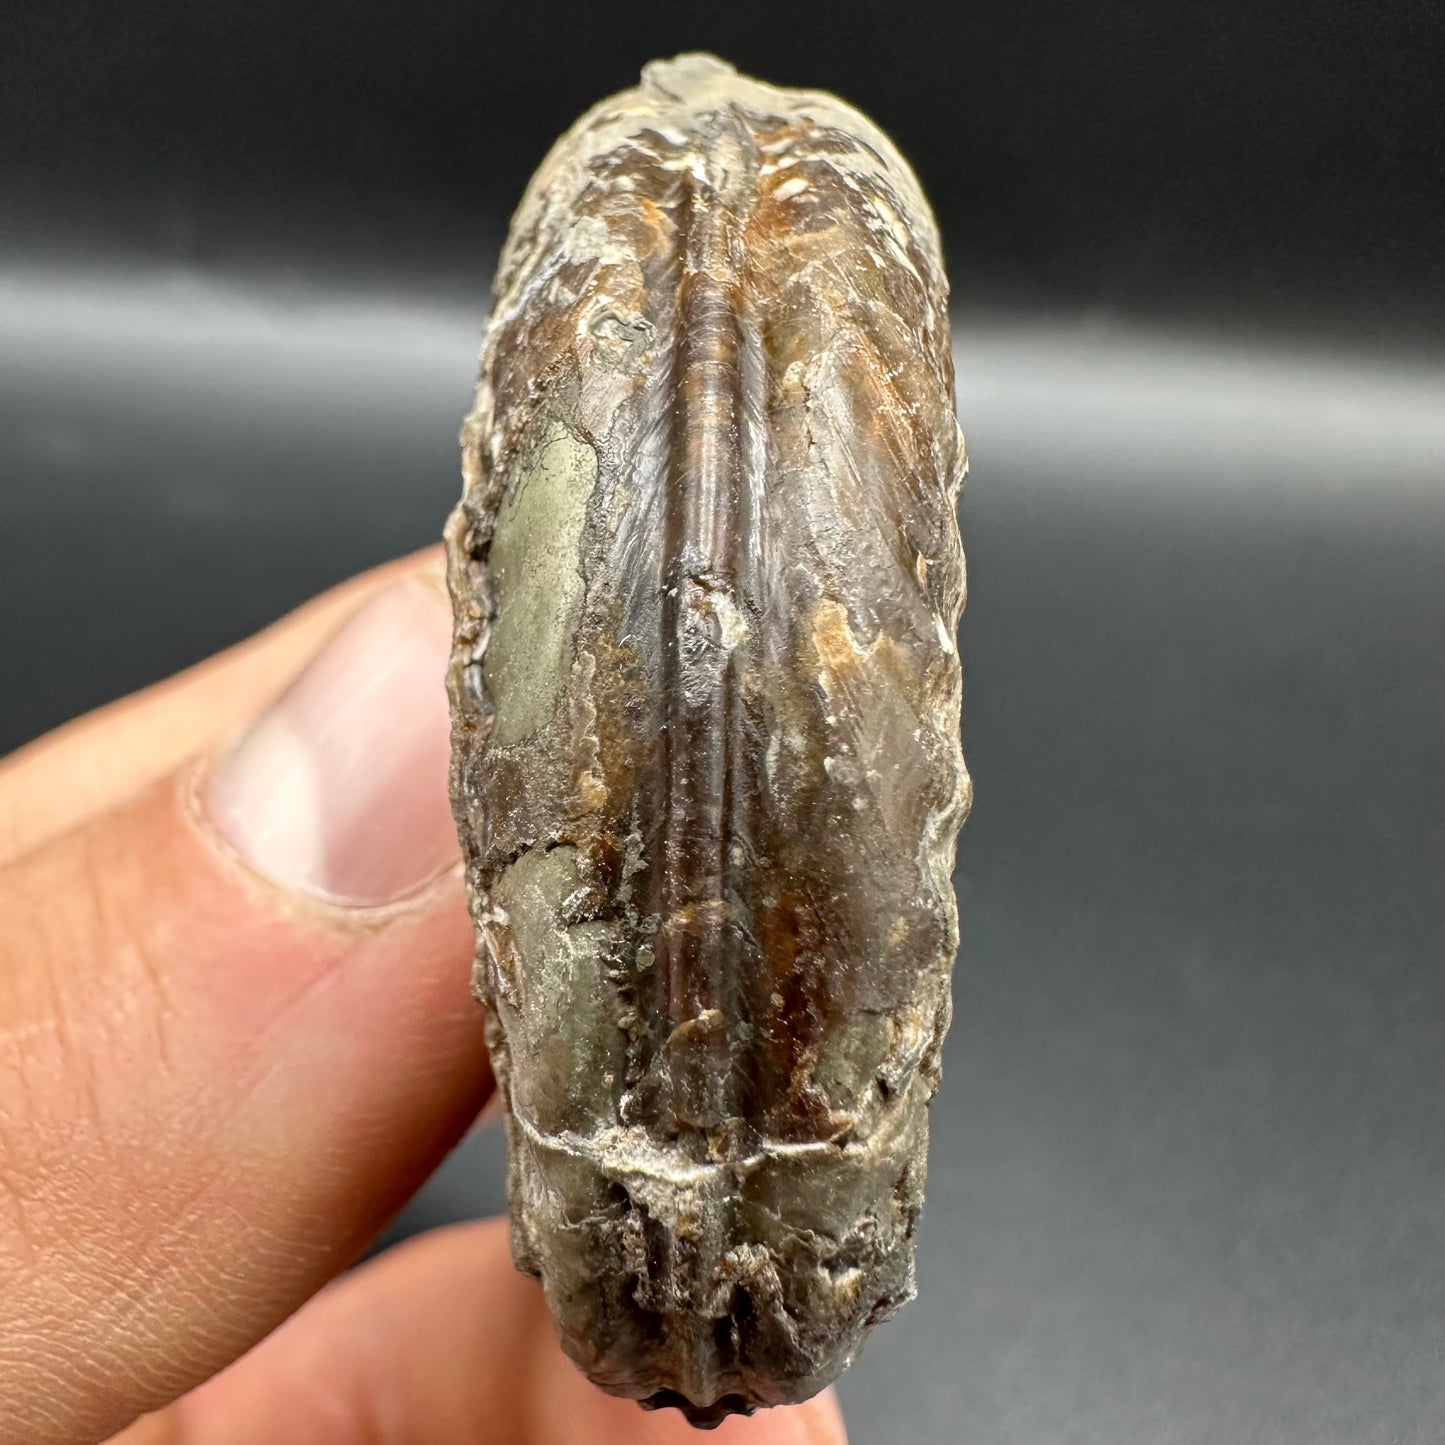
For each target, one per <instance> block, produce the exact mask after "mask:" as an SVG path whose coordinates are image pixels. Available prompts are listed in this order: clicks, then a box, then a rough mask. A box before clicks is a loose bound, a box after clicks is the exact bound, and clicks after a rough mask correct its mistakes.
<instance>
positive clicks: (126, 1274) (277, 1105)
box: [0, 579, 490, 1445]
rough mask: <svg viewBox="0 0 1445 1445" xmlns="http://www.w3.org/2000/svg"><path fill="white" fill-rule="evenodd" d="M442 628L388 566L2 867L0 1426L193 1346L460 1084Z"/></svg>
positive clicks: (430, 591)
mask: <svg viewBox="0 0 1445 1445" xmlns="http://www.w3.org/2000/svg"><path fill="white" fill-rule="evenodd" d="M448 633H449V629H448V625H447V614H446V608H445V603H444V600H443V598H442V597H441V595H440V591H439V589H438V588H437V587H436V586H434V585H431V584H430V583H427V582H424V581H420V580H416V579H407V580H404V581H399V582H393V583H392V584H390V585H389V586H387V587H385V588H383V589H382V590H381V591H380V592H379V593H378V594H377V595H376V596H375V597H374V598H373V599H372V600H371V601H369V602H367V603H366V604H365V605H364V606H363V607H362V608H361V610H360V611H359V612H358V613H356V615H355V616H353V617H352V618H351V619H350V620H349V621H348V622H347V623H345V625H344V626H343V627H342V628H341V630H340V631H339V632H338V633H337V634H336V635H335V636H334V637H333V638H332V639H331V641H330V642H329V643H328V644H327V645H326V646H325V647H324V648H323V649H322V650H321V652H320V653H319V654H318V655H317V656H316V657H315V658H314V659H313V660H312V661H311V662H310V663H309V664H308V666H307V667H306V669H305V670H304V671H303V672H302V674H301V675H300V677H299V678H298V679H297V680H296V681H295V682H294V683H293V684H292V685H291V687H290V688H289V689H288V690H287V692H286V693H285V694H284V695H283V696H282V697H281V699H280V700H279V701H278V702H277V703H276V704H274V705H273V706H272V707H271V708H270V709H269V710H267V711H265V712H264V713H263V715H262V716H261V717H260V718H259V719H258V720H257V721H255V723H254V724H253V725H252V726H251V727H250V728H249V729H248V730H247V731H246V732H245V734H244V735H243V736H242V738H241V739H240V741H239V742H238V743H236V744H235V745H233V746H232V747H231V748H229V749H228V750H227V751H226V752H225V753H224V755H223V756H221V757H220V758H219V759H208V760H206V761H204V762H203V763H200V764H192V765H188V766H186V767H184V768H182V769H181V770H180V771H179V772H176V773H173V774H171V775H169V776H167V777H164V778H162V779H161V781H159V782H158V783H155V784H153V785H152V786H150V787H149V788H147V789H146V791H144V792H143V793H142V794H140V795H139V796H138V797H136V798H134V799H133V800H131V801H128V802H126V803H125V804H123V805H122V806H120V807H118V808H116V809H114V810H113V811H111V812H108V813H105V814H102V815H101V816H99V817H96V818H94V819H91V820H89V821H87V822H85V823H83V824H81V825H80V826H79V827H77V828H75V829H73V830H71V831H70V832H67V833H65V834H63V835H62V836H60V837H58V838H56V839H54V840H52V841H51V842H49V843H47V844H46V845H44V846H43V847H41V848H38V849H37V850H35V851H33V852H31V853H28V854H26V855H25V856H23V857H22V858H20V859H18V860H17V861H15V862H12V863H11V864H10V865H9V866H8V867H6V868H4V869H0V1439H5V1440H10V1439H17V1440H18V1439H23V1440H26V1441H29V1442H35V1445H46V1442H51V1441H54V1442H59V1441H76V1440H84V1439H97V1438H101V1437H103V1436H105V1435H108V1434H110V1433H112V1432H113V1431H115V1430H117V1429H118V1428H120V1427H121V1426H123V1425H124V1424H126V1423H128V1422H129V1421H130V1420H131V1419H133V1418H134V1417H135V1416H136V1415H138V1414H140V1413H141V1412H143V1411H146V1410H150V1409H153V1408H155V1407H156V1406H158V1405H160V1404H162V1403H164V1402H166V1401H168V1400H169V1399H171V1398H173V1397H175V1396H176V1395H178V1394H179V1393H181V1392H182V1391H183V1390H185V1389H187V1388H189V1387H190V1386H191V1385H193V1384H195V1383H197V1382H198V1381H200V1380H202V1379H205V1378H206V1377H208V1376H209V1375H211V1374H213V1373H214V1372H215V1371H216V1370H217V1369H218V1368H220V1367H221V1366H222V1365H224V1364H226V1363H227V1362H229V1361H230V1360H232V1359H234V1358H235V1357H236V1356H237V1355H239V1354H240V1353H241V1352H242V1351H244V1350H245V1349H246V1348H248V1347H249V1346H250V1345H251V1344H252V1343H253V1342H254V1341H255V1340H257V1339H259V1338H260V1337H261V1336H262V1335H264V1334H265V1333H267V1332H268V1331H269V1330H270V1329H271V1328H272V1327H274V1326H275V1325H276V1324H277V1323H279V1321H280V1320H282V1319H283V1318H284V1317H285V1316H287V1315H288V1314H290V1313H291V1312H292V1311H293V1310H295V1309H296V1308H297V1306H298V1305H299V1304H300V1303H301V1302H302V1301H303V1300H304V1299H305V1298H306V1297H307V1296H308V1295H310V1294H311V1293H312V1292H314V1291H315V1290H316V1289H317V1288H318V1287H319V1286H320V1285H321V1284H322V1283H324V1282H325V1281H326V1280H327V1279H328V1278H329V1277H331V1276H332V1275H333V1274H335V1273H336V1272H337V1271H338V1270H339V1269H340V1268H342V1267H343V1266H344V1265H345V1264H346V1263H348V1262H349V1261H350V1260H351V1259H352V1258H353V1257H354V1256H355V1255H356V1253H357V1252H358V1251H359V1250H360V1249H361V1248H362V1247H363V1246H364V1245H365V1243H366V1242H367V1240H368V1239H369V1238H371V1237H372V1235H373V1234H374V1233H375V1231H376V1230H377V1229H378V1228H379V1226H380V1225H381V1224H382V1223H383V1222H384V1221H385V1219H386V1218H387V1217H388V1215H389V1214H391V1213H392V1212H393V1211H394V1210H395V1209H396V1208H397V1207H398V1206H399V1205H400V1203H401V1202H402V1201H403V1200H404V1199H405V1198H406V1196H407V1195H408V1194H409V1193H410V1192H411V1191H412V1190H413V1189H414V1188H415V1187H416V1186H417V1185H418V1184H419V1183H420V1182H421V1180H422V1179H423V1178H424V1177H425V1176H426V1174H427V1173H428V1172H429V1171H430V1170H431V1169H432V1168H433V1167H434V1166H435V1164H436V1163H437V1162H438V1160H439V1159H440V1158H441V1156H442V1155H443V1154H444V1153H445V1151H446V1150H447V1149H448V1148H449V1147H450V1146H451V1144H452V1143H454V1142H455V1140H456V1138H457V1137H458V1136H459V1135H460V1133H461V1132H462V1131H463V1130H464V1129H465V1127H466V1125H467V1123H468V1121H469V1120H470V1119H471V1117H472V1116H473V1114H474V1113H475V1112H476V1110H477V1108H478V1107H479V1105H480V1103H481V1102H482V1100H483V1098H484V1096H485V1093H486V1091H487V1089H488V1088H489V1086H490V1081H489V1076H488V1073H487V1068H486V1063H485V1052H484V1049H483V1044H482V1028H481V1018H480V1014H479V1012H478V1011H477V1010H476V1009H475V1006H474V1005H473V1004H472V1003H471V1001H470V999H469V998H468V996H467V989H466V977H467V967H468V960H469V957H470V953H471V938H470V929H469V926H468V922H467V918H466V910H465V906H464V902H463V898H462V892H461V883H460V877H459V870H458V868H457V866H456V839H455V833H454V831H453V827H452V823H451V819H450V816H449V813H448V809H447V802H446V759H447V746H448V722H447V716H446V702H445V696H444V691H443V686H442V679H443V675H444V671H445V666H446V659H447V653H448V647H449V641H448ZM91 742H92V744H93V745H94V746H95V747H98V748H100V749H102V750H103V749H104V746H105V732H104V729H103V728H101V729H100V730H99V731H98V733H97V734H96V735H95V736H94V737H93V738H92V739H91Z"/></svg>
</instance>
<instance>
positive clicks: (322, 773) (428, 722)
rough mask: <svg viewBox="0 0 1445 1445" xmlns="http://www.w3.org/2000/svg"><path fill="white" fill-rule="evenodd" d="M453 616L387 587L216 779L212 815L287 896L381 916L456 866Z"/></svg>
mask: <svg viewBox="0 0 1445 1445" xmlns="http://www.w3.org/2000/svg"><path fill="white" fill-rule="evenodd" d="M450 647H451V631H450V625H449V621H448V617H447V612H446V606H445V602H444V600H443V599H442V597H441V595H440V594H439V592H438V591H437V589H436V588H434V587H432V586H431V585H430V584H429V583H428V582H426V581H423V580H417V579H412V578H407V579H404V580H402V581H400V582H393V583H391V584H389V585H388V586H387V587H385V588H384V589H383V590H382V591H381V592H380V593H378V594H377V596H375V597H374V598H372V599H371V601H369V602H367V603H366V604H365V605H364V606H363V607H362V608H361V610H360V611H359V612H357V613H356V615H355V616H353V617H352V618H351V619H350V620H349V621H347V622H346V623H345V624H344V625H343V627H342V628H341V630H340V631H339V632H338V633H337V634H336V635H335V636H334V637H333V638H332V639H331V641H330V642H328V643H327V644H326V646H325V647H324V648H323V649H322V650H321V652H320V653H318V654H317V656H316V657H315V658H313V659H312V661H311V662H310V663H309V664H308V665H307V667H306V669H305V671H304V672H302V673H301V675H300V676H299V677H298V678H297V679H296V681H295V682H293V683H292V684H291V686H290V687H289V688H288V689H287V690H286V692H285V693H284V694H283V695H282V696H281V698H280V699H279V700H278V701H277V702H276V703H275V704H274V705H273V706H272V707H271V709H270V710H269V711H268V712H266V713H265V714H264V715H263V716H262V717H261V718H260V719H258V721H257V722H256V723H255V724H254V725H253V726H252V727H251V728H250V730H249V731H248V732H247V733H246V734H245V735H244V736H243V737H242V738H241V740H240V742H239V743H238V744H237V745H236V747H235V748H234V749H233V750H232V751H231V752H230V754H229V755H227V756H226V757H225V758H224V759H223V760H222V761H221V763H220V764H219V766H218V767H217V768H216V770H215V772H214V773H213V774H212V775H211V778H210V781H209V782H208V783H207V784H206V787H205V790H204V794H203V807H204V810H205V812H206V814H207V815H208V816H209V818H210V820H211V823H212V825H213V826H214V827H215V829H216V831H217V832H218V833H219V834H220V836H221V837H222V838H223V839H224V840H225V841H226V842H227V843H228V844H229V845H230V847H231V848H232V849H234V850H235V852H236V853H238V854H239V855H240V857H241V858H242V860H243V861H244V862H246V863H247V864H248V865H249V866H250V867H252V868H253V869H255V870H256V872H257V873H260V874H261V875H263V876H264V877H266V878H269V879H270V880H271V881H272V882H273V883H276V884H278V885H280V886H281V887H282V888H285V889H288V890H291V891H294V892H297V893H305V894H311V895H313V896H315V897H318V898H322V899H325V900H327V901H329V902H332V903H341V904H349V905H352V906H355V907H375V906H378V905H380V904H383V903H391V902H394V901H395V900H397V899H399V898H403V897H405V896H406V895H407V894H408V893H411V892H414V891H415V890H416V889H417V888H419V887H420V886H421V885H422V884H424V883H426V882H427V881H429V880H430V879H432V878H434V877H435V876H436V875H437V874H438V873H440V872H441V871H442V870H443V869H445V868H447V867H448V866H450V865H451V864H452V863H453V862H454V861H455V860H456V856H457V835H456V829H455V827H454V825H453V823H452V817H451V811H450V808H449V805H448V802H447V758H448V750H449V746H450V725H449V722H448V717H447V700H446V684H445V678H446V666H447V658H448V654H449V651H450Z"/></svg>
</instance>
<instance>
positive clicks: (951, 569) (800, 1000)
mask: <svg viewBox="0 0 1445 1445" xmlns="http://www.w3.org/2000/svg"><path fill="white" fill-rule="evenodd" d="M946 295H947V288H946V283H945V281H944V277H943V270H942V265H941V261H940V254H939V245H938V238H937V234H936V231H935V227H934V223H933V219H932V216H931V214H930V212H929V210H928V206H927V204H926V202H925V201H924V198H923V196H922V194H921V192H920V191H919V188H918V184H917V182H916V180H915V179H914V177H913V174H912V172H911V171H910V170H909V169H908V167H907V165H906V164H905V163H904V161H903V160H902V159H901V158H900V157H899V155H898V153H897V152H896V151H895V150H894V148H893V146H892V145H891V144H890V143H889V141H888V140H887V139H886V138H885V137H884V136H883V135H882V134H881V133H880V132H879V131H878V130H877V129H876V128H875V127H874V126H873V125H872V124H870V123H869V122H868V121H867V120H866V119H865V118H864V117H863V116H861V115H860V114H859V113H858V112H857V111H854V110H852V109H851V108H849V107H848V106H846V105H844V104H842V103H841V102H840V101H838V100H836V99H834V98H832V97H831V96H827V95H821V94H817V93H811V92H802V91H789V90H780V89H775V88H773V87H771V86H767V85H761V84H758V83H757V82H754V81H751V80H747V79H745V78H743V77H741V76H739V75H737V74H736V73H735V72H734V71H733V70H732V69H731V68H730V67H728V66H726V65H724V64H722V63H721V62H719V61H717V60H714V59H712V58H711V57H708V56H684V57H682V58H680V59H677V60H674V61H669V62H666V63H658V64H654V65H650V66H648V67H647V69H646V70H645V71H644V73H643V79H642V84H641V85H640V86H639V87H638V88H637V89H634V90H630V91H626V92H624V93H623V94H620V95H617V96H613V97H612V98H610V99H608V100H605V101H603V102H602V103H601V104H599V105H598V106H596V107H594V109H592V110H591V111H589V112H588V113H587V114H586V115H585V116H583V118H582V119H581V120H580V121H579V122H578V123H577V125H576V126H575V127H574V128H573V129H572V130H571V131H570V132H569V133H568V134H567V135H565V136H564V137H563V138H562V139H561V140H560V141H559V142H558V143H557V145H556V147H555V148H554V149H553V151H552V152H551V154H550V155H549V156H548V157H547V159H546V160H545V161H544V163H543V164H542V167H541V169H540V170H539V171H538V172H537V175H536V176H535V177H534V179H533V180H532V183H531V185H530V186H529V188H528V190H527V193H526V195H525V197H524V199H523V201H522V204H521V207H520V209H519V210H518V212H517V215H516V217H515V219H514V221H513V225H512V231H511V235H510V237H509V239H508V242H507V246H506V249H505V251H504V253H503V256H502V261H501V267H500V271H499V274H498V278H497V282H496V294H495V309H494V312H493V315H492V318H491V322H490V325H489V328H488V331H487V336H486V342H485V345H484V348H483V352H482V363H481V379H480V383H479V386H478V389H477V396H476V405H475V409H474V410H473V411H472V413H471V415H470V417H469V418H468V420H467V423H466V426H465V429H464V432H463V444H464V477H465V492H464V495H463V498H462V501H461V503H460V505H459V506H458V507H457V509H456V511H455V512H454V513H453V515H452V518H451V520H450V522H449V524H448V528H447V542H448V557H449V572H450V585H451V591H452V596H453V600H454V602H455V607H456V644H455V651H454V655H453V659H452V664H451V670H450V674H449V686H450V690H451V698H452V705H453V715H454V721H455V728H454V744H455V746H454V765H453V775H452V784H453V800H454V806H455V811H456V816H457V823H458V828H459V831H460V835H461V840H462V847H463V851H464V855H465V860H466V867H467V876H468V883H469V888H470V897H471V904H472V909H473V913H474V916H475V920H476V925H477V930H478V952H477V964H476V971H475V988H476V992H477V994H478V996H479V997H480V998H481V1000H482V1001H483V1002H484V1003H485V1004H486V1006H487V1011H488V1040H489V1044H490V1047H491V1052H492V1057H493V1061H494V1065H495V1069H496V1075H497V1080H498V1085H499V1087H500V1089H501V1091H502V1093H503V1096H504V1098H505V1100H506V1103H507V1115H506V1118H507V1135H508V1148H509V1192H510V1198H511V1210H512V1239H513V1250H514V1254H515V1257H516V1260H517V1263H518V1265H519V1267H520V1268H522V1269H524V1270H528V1271H530V1272H531V1273H533V1274H536V1275H538V1276H539V1277H540V1278H541V1280H542V1283H543V1285H544V1287H545V1289H546V1294H547V1298H548V1301H549V1303H550V1305H551V1309H552V1313H553V1316H554V1318H555V1320H556V1322H557V1326H558V1329H559V1332H560V1334H561V1338H562V1341H563V1344H564V1346H565V1347H566V1349H567V1351H568V1353H569V1354H570V1355H571V1356H572V1358H573V1359H574V1360H575V1361H576V1362H577V1364H578V1365H579V1366H580V1367H581V1368H582V1369H583V1370H584V1371H585V1372H586V1373H587V1375H588V1376H590V1377H591V1379H593V1380H594V1381H595V1382H596V1383H597V1384H599V1385H601V1386H602V1387H603V1388H604V1389H606V1390H610V1391H612V1392H614V1393H616V1394H620V1395H628V1396H633V1397H635V1398H638V1399H640V1400H642V1401H643V1403H644V1404H648V1405H664V1404H671V1405H677V1406H678V1407H680V1408H681V1409H682V1410H684V1411H685V1412H686V1413H687V1415H688V1417H689V1418H690V1419H692V1420H693V1421H694V1422H695V1423H697V1424H712V1423H716V1422H717V1421H718V1420H720V1419H722V1418H723V1417H724V1416H725V1415H727V1414H728V1413H730V1412H735V1411H747V1410H751V1409H752V1408H754V1407H756V1406H759V1405H772V1404H779V1403H783V1402H787V1401H796V1400H800V1399H804V1398H806V1397H807V1396H809V1395H811V1394H813V1393H814V1392H815V1391H817V1390H819V1389H821V1388H822V1386H823V1385H825V1384H826V1383H827V1382H828V1381H829V1380H831V1379H832V1378H833V1377H834V1376H835V1375H837V1374H838V1373H839V1371H841V1370H842V1369H843V1368H844V1367H845V1366H846V1365H847V1364H848V1363H849V1362H850V1361H851V1360H852V1359H853V1357H854V1355H855V1354H856V1352H857V1350H858V1348H859V1346H860V1344H861V1342H862V1339H863V1337H864V1335H865V1333H866V1331H867V1330H868V1328H869V1327H870V1326H871V1325H872V1324H874V1323H875V1322H876V1321H878V1320H880V1319H883V1318H885V1317H886V1316H887V1315H889V1314H891V1313H892V1312H893V1311H894V1310H895V1309H897V1308H898V1306H899V1305H900V1304H902V1303H903V1302H905V1301H906V1300H908V1299H909V1298H911V1297H912V1295H913V1292H914V1264H913V1236H914V1229H915V1225H916V1222H917V1219H918V1214H919V1210H920V1207H921V1204H922V1198H923V1178H924V1169H925V1158H926V1146H927V1110H926V1105H927V1102H928V1099H929V1098H930V1096H931V1095H932V1094H933V1092H934V1089H935V1088H936V1086H937V1083H938V1058H939V1049H940V1046H941V1043H942V1039H943V1034H944V1031H945V1029H946V1028H947V1024H948V1017H949V973H950V970H951V967H952V962H953V956H954V950H955V945H956V939H957V918H956V910H955V904H954V896H953V890H952V885H951V881H950V874H951V869H952V862H953V855H954V842H955V838H956V834H957V831H958V827H959V824H960V823H961V822H962V819H963V816H964V814H965V812H966V810H967V807H968V801H969V796H970V794H969V784H968V776H967V773H966V772H965V771H964V767H963V758H962V755H961V752H960V748H959V731H958V728H959V696H960V676H959V664H958V657H957V655H956V652H955V648H954V631H955V626H956V623H957V620H958V615H959V612H960V609H961V607H962V605H963V592H964V572H963V554H962V550H961V548H960V545H959V538H958V529H957V524H956V520H955V503H956V499H957V494H958V489H959V486H960V484H961V482H962V478H963V473H964V452H963V443H962V437H961V435H960V433H959V430H958V426H957V423H956V422H955V420H954V413H953V370H952V359H951V354H950V348H949V332H948V320H947V314H946Z"/></svg>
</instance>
